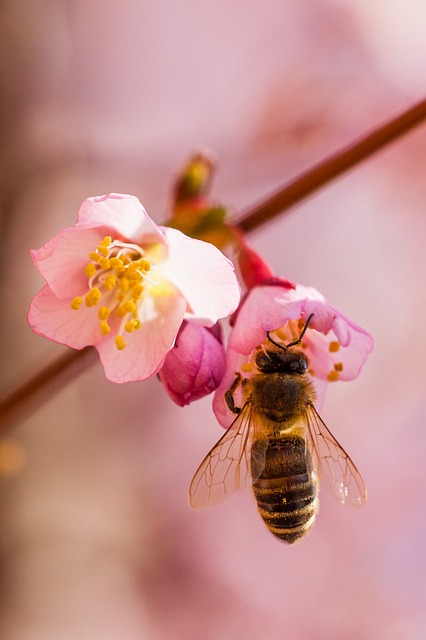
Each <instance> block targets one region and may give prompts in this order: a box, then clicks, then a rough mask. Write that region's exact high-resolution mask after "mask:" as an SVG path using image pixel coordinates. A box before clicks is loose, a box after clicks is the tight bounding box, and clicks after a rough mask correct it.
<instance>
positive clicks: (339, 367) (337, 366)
mask: <svg viewBox="0 0 426 640" xmlns="http://www.w3.org/2000/svg"><path fill="white" fill-rule="evenodd" d="M334 369H335V370H336V371H343V362H336V364H335V365H334Z"/></svg>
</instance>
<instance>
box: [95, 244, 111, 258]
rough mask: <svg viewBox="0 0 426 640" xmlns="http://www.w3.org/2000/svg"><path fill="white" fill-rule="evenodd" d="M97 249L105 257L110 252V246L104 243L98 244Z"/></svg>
mask: <svg viewBox="0 0 426 640" xmlns="http://www.w3.org/2000/svg"><path fill="white" fill-rule="evenodd" d="M97 251H98V253H99V254H100V255H101V256H103V257H106V256H107V255H108V254H109V248H108V247H105V246H104V245H102V244H100V245H98V248H97Z"/></svg>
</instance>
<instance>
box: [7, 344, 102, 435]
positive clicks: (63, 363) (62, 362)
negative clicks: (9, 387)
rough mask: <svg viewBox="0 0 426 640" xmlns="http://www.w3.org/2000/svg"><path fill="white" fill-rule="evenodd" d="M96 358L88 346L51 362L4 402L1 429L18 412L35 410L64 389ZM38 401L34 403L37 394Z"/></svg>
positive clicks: (93, 351) (69, 352)
mask: <svg viewBox="0 0 426 640" xmlns="http://www.w3.org/2000/svg"><path fill="white" fill-rule="evenodd" d="M95 361H96V351H95V350H94V349H92V348H91V347H86V348H85V349H82V350H81V351H76V350H74V349H70V350H69V351H67V352H66V353H65V354H63V355H62V356H60V357H59V358H57V359H56V360H54V361H53V362H51V363H50V364H48V365H47V366H46V367H45V368H44V369H42V370H41V371H39V372H38V373H37V374H36V375H35V376H34V377H32V378H30V380H28V382H26V383H24V384H23V385H22V386H21V387H18V388H17V389H16V390H15V391H12V393H11V394H10V395H9V396H7V397H6V398H5V399H4V400H2V401H1V402H0V418H1V423H0V432H1V431H2V430H4V429H5V428H6V427H7V426H8V425H9V424H11V423H12V420H13V418H14V416H15V414H16V411H17V410H19V411H20V412H21V411H22V410H24V411H25V409H27V410H31V411H33V410H34V408H36V406H38V405H41V404H43V403H44V402H45V401H47V400H49V399H50V398H51V397H52V396H53V395H54V394H55V393H57V392H58V391H60V390H61V389H63V388H64V387H65V386H66V385H67V384H68V383H69V382H71V380H73V379H74V377H76V376H77V375H78V374H79V373H81V371H82V368H83V367H86V366H89V365H90V364H93V363H94V362H95ZM35 396H36V397H37V402H34V397H35Z"/></svg>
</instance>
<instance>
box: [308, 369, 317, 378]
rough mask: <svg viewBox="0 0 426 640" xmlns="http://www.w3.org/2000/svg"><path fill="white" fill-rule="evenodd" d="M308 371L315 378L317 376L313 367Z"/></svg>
mask: <svg viewBox="0 0 426 640" xmlns="http://www.w3.org/2000/svg"><path fill="white" fill-rule="evenodd" d="M308 373H309V375H310V376H312V377H313V378H314V377H315V371H314V370H313V369H308Z"/></svg>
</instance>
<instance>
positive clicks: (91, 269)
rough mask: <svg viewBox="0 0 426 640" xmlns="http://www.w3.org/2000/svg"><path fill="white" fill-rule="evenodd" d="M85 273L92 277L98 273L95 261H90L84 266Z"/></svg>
mask: <svg viewBox="0 0 426 640" xmlns="http://www.w3.org/2000/svg"><path fill="white" fill-rule="evenodd" d="M84 273H85V274H86V276H87V277H88V278H91V277H92V276H94V275H95V273H96V265H94V264H93V262H89V264H86V266H85V267H84Z"/></svg>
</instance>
